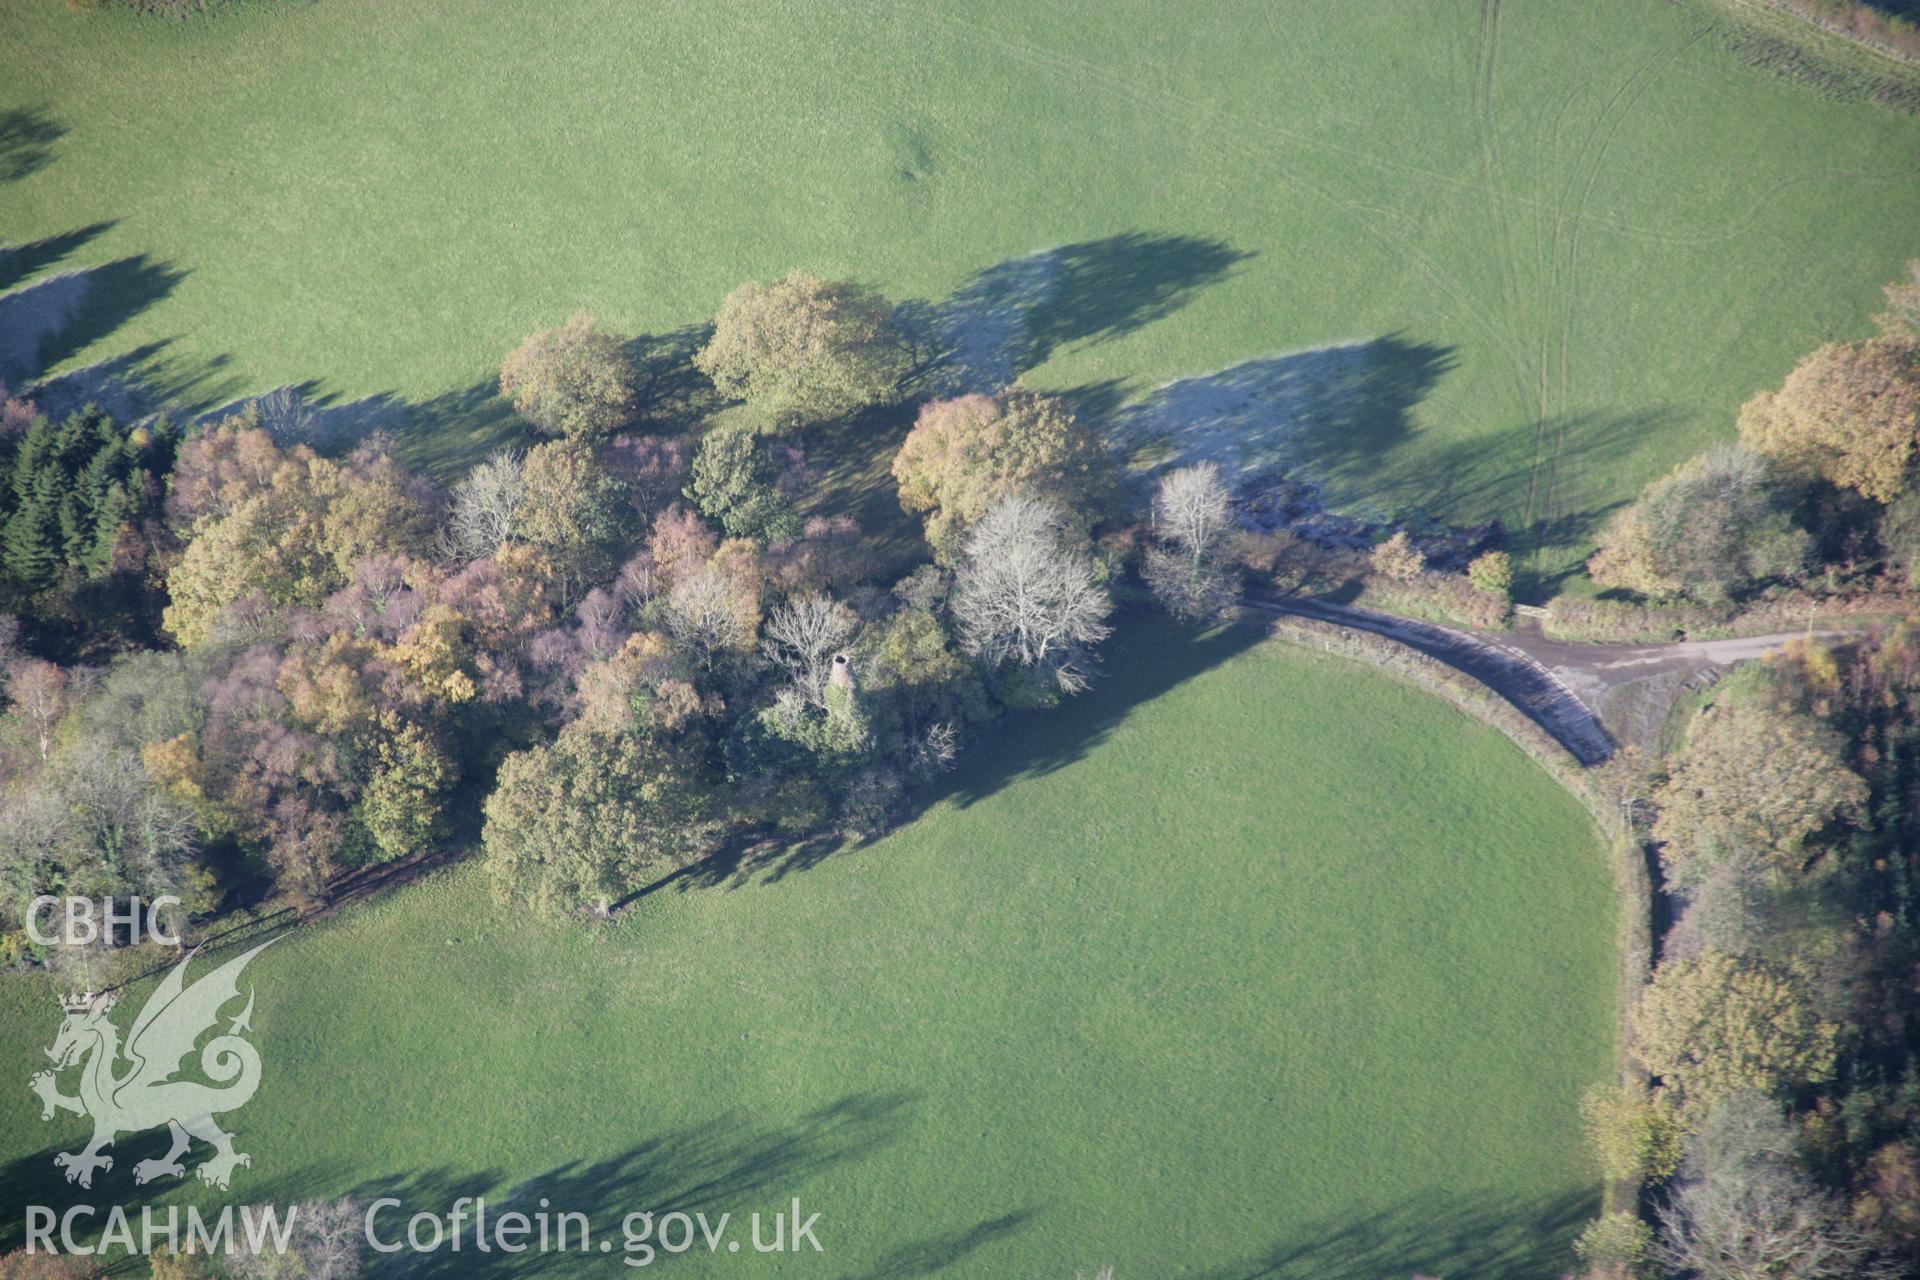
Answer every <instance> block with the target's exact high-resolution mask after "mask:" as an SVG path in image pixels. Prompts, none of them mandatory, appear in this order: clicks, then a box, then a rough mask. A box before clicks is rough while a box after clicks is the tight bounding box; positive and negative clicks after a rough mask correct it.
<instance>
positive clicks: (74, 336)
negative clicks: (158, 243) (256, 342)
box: [0, 233, 187, 412]
mask: <svg viewBox="0 0 1920 1280" xmlns="http://www.w3.org/2000/svg"><path fill="white" fill-rule="evenodd" d="M75 234H76V235H78V234H82V233H75ZM32 247H33V246H28V248H29V249H31V248H32ZM57 248H58V247H57V246H55V247H54V250H57ZM54 250H49V252H51V251H54ZM186 275H187V273H186V272H185V271H183V270H180V269H178V268H176V267H172V266H170V265H168V264H167V263H164V262H158V261H155V260H154V259H152V258H149V257H148V256H147V255H146V254H135V255H133V256H132V257H126V258H119V259H116V260H115V261H113V262H108V263H104V264H102V265H101V266H97V267H87V268H84V269H82V270H78V271H69V272H63V273H62V274H60V275H55V276H49V277H46V278H45V279H41V280H36V281H34V282H33V283H32V284H29V285H23V286H21V287H19V288H17V289H13V290H10V291H9V292H7V293H4V294H0V377H6V378H8V379H11V380H13V381H14V382H15V384H16V385H18V384H21V383H24V382H25V381H27V380H30V379H33V378H37V377H39V376H40V375H41V373H43V372H44V371H45V370H48V369H51V368H53V367H55V366H56V365H58V364H60V363H61V362H62V361H64V360H66V359H68V358H69V357H70V356H73V355H74V354H76V353H77V352H80V351H82V350H84V349H86V348H87V347H89V346H91V345H92V344H93V343H95V342H97V341H99V340H100V339H102V338H105V337H106V336H107V335H109V334H111V333H112V332H113V331H114V330H116V329H118V328H119V327H120V326H121V325H122V324H125V323H126V322H127V321H128V320H130V319H132V318H133V317H134V316H136V315H138V314H139V313H140V312H142V311H144V310H146V309H147V308H148V307H150V306H152V305H153V304H154V303H155V302H158V301H159V300H160V299H162V298H164V297H166V296H167V295H168V294H169V293H171V292H173V290H174V288H175V286H177V285H178V284H179V283H180V281H182V280H184V279H185V278H186ZM159 407H161V406H160V405H159V404H156V405H154V408H159ZM148 411H149V412H151V410H148Z"/></svg>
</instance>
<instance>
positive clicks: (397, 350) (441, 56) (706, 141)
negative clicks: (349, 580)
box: [0, 0, 1920, 595]
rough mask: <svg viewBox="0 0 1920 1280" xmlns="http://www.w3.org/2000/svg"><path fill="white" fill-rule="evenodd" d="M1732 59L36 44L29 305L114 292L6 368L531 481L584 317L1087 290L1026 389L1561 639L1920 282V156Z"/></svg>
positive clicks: (19, 106)
mask: <svg viewBox="0 0 1920 1280" xmlns="http://www.w3.org/2000/svg"><path fill="white" fill-rule="evenodd" d="M1727 21H1729V18H1728V16H1727V13H1726V11H1725V10H1723V9H1721V8H1720V7H1719V6H1717V5H1708V4H1700V5H1695V4H1690V3H1680V4H1675V3H1670V2H1669V0H1622V2H1620V3H1610V4H1604V5H1569V4H1550V3H1539V2H1535V3H1517V2H1515V0H1506V3H1501V2H1500V0H1488V3H1487V4H1486V5H1484V6H1482V7H1481V8H1480V10H1479V11H1478V12H1476V8H1475V6H1472V5H1464V4H1456V5H1443V6H1433V5H1430V4H1425V3H1416V2H1414V0H1400V2H1396V3H1379V4H1370V5H1364V6H1359V5H1320V6H1293V5H1290V6H1274V5H1271V4H1261V3H1254V2H1251V0H1248V2H1244V3H1233V2H1228V3H1216V4H1209V5H1207V6H1205V7H1204V8H1203V9H1195V8H1192V7H1190V6H1180V7H1169V6H1166V5H1161V4H1150V3H1142V2H1139V0H1123V2H1122V3H1116V4H1105V5H1100V6H1097V7H1088V6H1059V5H1035V4H1025V3H1011V2H1009V0H999V2H997V3H993V4H989V5H982V6H970V7H969V8H968V10H967V12H966V13H965V14H964V15H963V14H959V13H956V12H954V11H952V10H951V8H950V7H942V6H938V5H933V4H927V3H917V2H909V3H901V4H879V3H863V2H851V0H850V2H847V3H836V4H819V5H803V4H794V3H790V2H782V0H751V2H750V3H742V4H736V5H730V6H728V7H727V9H726V11H725V12H724V14H717V13H715V12H714V11H713V10H712V9H711V7H710V6H706V5H700V4H691V3H665V4H658V5H649V6H645V7H635V6H633V5H630V4H623V3H619V2H618V0H552V2H550V3H543V4H539V5H504V4H503V5H483V4H472V3H464V4H463V3H455V2H454V0H413V2H411V3H408V4H404V5H401V4H391V3H382V2H381V0H322V2H320V3H311V4H293V3H286V4H267V3H244V4H234V5H229V6H226V7H225V8H223V9H222V10H221V11H220V12H219V13H218V14H217V15H215V16H213V17H210V18H204V19H200V20H196V21H193V22H190V23H174V22H168V21H162V20H153V19H139V18H134V17H130V16H126V15H120V14H111V13H101V14H93V15H81V14H74V13H71V12H69V11H68V10H67V8H66V6H64V5H63V4H61V3H58V0H8V2H7V3H5V4H0V51H4V52H0V175H8V176H10V177H11V180H10V181H6V182H4V183H0V242H10V243H12V244H13V245H15V246H16V248H17V249H18V252H16V253H15V254H14V255H12V257H10V258H9V259H7V260H5V261H4V262H0V285H4V284H14V285H31V284H33V283H34V282H35V281H38V280H41V279H42V278H43V277H45V276H47V275H49V274H50V273H57V272H62V271H73V270H81V269H89V268H91V269H94V271H95V275H94V277H93V279H94V287H93V288H92V289H91V290H90V292H88V294H87V295H86V297H85V298H83V299H80V300H79V301H77V302H75V301H73V300H72V299H71V297H70V296H69V295H68V294H67V293H63V292H62V291H61V288H59V287H50V288H48V289H47V290H46V291H43V292H42V293H40V294H38V295H35V296H30V297H26V298H20V297H16V298H14V299H13V300H12V303H11V306H10V307H9V306H8V304H6V303H5V302H0V333H4V331H5V330H6V329H7V328H8V322H11V323H12V325H13V327H14V329H15V337H14V339H13V355H14V357H15V358H14V360H13V363H14V364H16V365H25V366H31V365H35V364H37V363H39V362H40V360H41V358H42V357H44V359H45V360H46V361H47V362H48V363H50V364H52V365H53V366H54V367H55V368H56V369H67V370H71V369H75V368H79V367H82V366H87V365H92V364H97V363H99V362H102V361H109V362H117V363H112V364H109V365H108V366H107V368H106V370H104V371H96V372H107V373H113V374H119V375H125V374H128V373H129V372H131V371H134V370H138V371H140V373H141V376H142V377H144V378H145V379H146V381H147V382H148V383H149V384H151V386H152V387H156V388H158V389H159V390H161V391H164V392H166V393H169V394H171V395H173V396H175V397H176V398H177V399H180V400H182V401H185V402H187V403H191V404H196V405H201V406H207V405H212V404H216V403H220V402H223V401H224V400H226V399H227V398H229V397H232V396H236V395H240V394H242V393H248V392H258V391H263V390H266V389H268V388H271V387H274V386H277V385H282V384H301V385H306V386H308V387H309V388H310V389H311V390H312V391H313V392H315V393H316V394H317V395H319V396H321V397H323V398H331V399H332V400H333V401H334V402H336V403H339V404H349V403H357V404H360V405H361V407H362V408H366V409H379V410H382V411H383V412H384V413H385V415H386V416H381V415H374V416H376V417H379V418H380V420H383V421H390V422H393V423H396V424H399V425H401V426H402V429H403V433H404V434H406V435H407V436H408V439H409V442H410V445H411V447H412V448H413V450H414V452H415V456H416V458H418V459H419V460H421V461H423V462H425V463H427V464H429V465H431V466H434V467H436V468H439V469H441V470H443V471H446V470H451V469H454V468H456V467H458V466H459V465H461V464H463V463H464V462H465V461H467V460H469V459H471V458H472V457H474V456H475V455H476V454H477V453H478V452H479V451H481V450H482V449H484V448H485V447H486V446H487V445H488V444H490V443H491V442H493V441H495V440H497V439H500V438H502V437H503V436H504V435H505V434H507V433H508V432H510V431H511V427H510V426H509V425H508V424H507V423H506V422H505V421H504V417H503V415H502V413H501V411H500V406H499V404H498V402H497V400H494V399H492V398H491V397H490V382H491V377H492V373H493V370H495V369H496V368H497V364H498V361H499V358H500V356H501V355H502V353H503V352H504V351H506V350H507V349H508V348H509V347H510V346H511V345H512V343H513V342H514V341H515V340H516V339H517V338H518V337H519V336H521V335H522V334H524V333H525V332H527V331H528V330H530V329H533V328H535V327H538V326H543V325H546V324H550V323H554V322H556V321H558V320H559V319H561V318H563V317H564V316H565V315H566V314H568V313H569V312H571V311H572V310H573V309H574V308H576V307H582V306H584V307H588V308H591V309H592V310H594V311H595V312H597V313H598V314H599V315H600V316H601V317H602V318H603V320H605V321H606V322H608V323H610V324H612V325H615V326H618V327H621V328H623V329H626V330H629V331H634V332H640V333H663V332H667V331H671V330H675V329H678V328H680V327H682V326H686V325H690V324H695V323H698V322H699V321H701V320H702V319H703V318H705V317H707V316H709V315H711V314H712V312H713V310H714V308H715V306H716V305H717V303H718V301H719V300H720V298H721V297H722V295H723V294H724V293H725V292H726V291H727V290H728V289H729V288H730V287H731V286H733V285H734V284H736V283H738V282H739V281H741V280H743V279H746V278H749V277H765V276H769V275H773V274H776V273H780V272H783V271H785V270H786V269H787V268H789V267H792V266H795V265H802V266H805V267H807V268H809V269H811V270H814V271H816V272H819V273H822V274H841V273H845V274H853V275H857V276H860V277H863V278H865V279H867V280H868V281H870V282H872V283H873V284H875V285H877V286H879V287H881V288H883V289H885V290H887V291H888V292H889V293H890V294H892V295H893V296H895V297H899V298H903V299H919V300H924V301H927V302H930V303H933V304H935V305H939V304H941V303H942V302H943V301H946V300H949V299H953V298H955V297H956V296H957V297H959V298H960V299H962V300H963V301H964V300H966V299H972V300H974V301H976V302H977V301H979V300H980V298H981V297H982V296H985V297H987V298H988V299H989V301H991V300H993V299H996V298H999V297H1000V294H999V293H997V292H996V290H999V289H1001V288H1002V287H1003V286H1006V285H1008V284H1009V282H1011V283H1013V284H1014V285H1016V286H1017V285H1019V284H1021V282H1023V281H1024V282H1026V283H1031V280H1030V278H1029V277H1028V275H1027V274H1025V271H1026V267H1023V266H1022V264H1021V261H1020V260H1022V259H1023V258H1025V256H1026V255H1029V254H1032V253H1033V252H1034V251H1037V250H1052V251H1054V252H1053V253H1052V254H1051V255H1050V256H1048V257H1047V258H1046V259H1044V272H1043V274H1045V275H1046V276H1047V282H1046V285H1045V292H1046V295H1047V297H1046V301H1045V304H1044V306H1042V307H1041V308H1040V311H1039V312H1038V313H1037V314H1035V315H1031V316H1023V317H1021V318H1019V319H1017V320H1015V321H1014V325H1015V328H1016V329H1018V330H1020V336H1019V338H1018V340H1017V341H1015V342H1013V343H1012V345H1011V347H1010V348H1009V349H1008V350H1006V351H1003V352H1001V353H1000V354H1001V355H1002V356H1004V357H1006V358H1005V360H1004V361H1003V363H1004V365H1005V367H1006V369H1007V370H1008V371H1009V372H1016V373H1017V372H1024V375H1025V377H1026V378H1027V380H1028V381H1029V382H1031V383H1034V384H1037V385H1040V386H1044V387H1049V388H1063V389H1067V388H1070V389H1077V390H1078V391H1079V392H1080V393H1081V394H1082V395H1083V396H1084V397H1085V398H1086V400H1087V402H1088V403H1089V404H1090V405H1093V406H1099V405H1110V404H1113V403H1115V402H1125V401H1128V400H1138V399H1140V398H1141V397H1144V396H1147V395H1148V394H1149V393H1150V392H1151V391H1152V390H1153V388H1155V387H1156V386H1158V385H1159V384H1161V383H1163V382H1166V381H1168V380H1172V379H1198V381H1193V382H1188V383H1186V384H1183V395H1182V396H1181V397H1180V398H1178V399H1177V400H1176V401H1174V402H1172V403H1171V405H1170V406H1169V413H1168V414H1167V415H1162V417H1163V418H1170V419H1171V420H1173V421H1176V422H1177V423H1178V424H1180V426H1181V428H1182V429H1183V430H1184V429H1188V428H1191V429H1193V430H1195V431H1196V432H1198V433H1199V434H1202V435H1204V434H1206V432H1205V431H1203V430H1201V427H1202V426H1204V425H1205V424H1204V423H1202V424H1201V425H1200V426H1195V425H1194V422H1195V419H1196V418H1199V419H1208V418H1209V417H1211V418H1213V419H1217V420H1218V421H1217V422H1216V425H1219V424H1221V423H1224V424H1225V426H1226V427H1228V428H1230V429H1232V430H1233V433H1234V434H1235V435H1236V438H1237V437H1239V436H1245V435H1249V434H1251V435H1264V436H1266V437H1271V438H1269V439H1267V441H1266V443H1267V444H1269V445H1270V446H1271V447H1272V448H1273V449H1274V450H1275V451H1276V452H1277V453H1278V454H1279V455H1280V456H1283V457H1285V458H1287V459H1289V460H1291V461H1293V462H1296V463H1298V464H1299V465H1302V466H1304V467H1306V468H1307V469H1308V471H1310V472H1311V473H1312V474H1315V475H1318V476H1320V477H1322V478H1323V479H1324V480H1326V481H1327V482H1328V483H1329V485H1330V487H1331V490H1332V492H1333V493H1334V494H1335V495H1336V496H1337V497H1339V498H1340V499H1342V500H1343V501H1345V502H1348V503H1351V504H1355V505H1358V506H1360V507H1364V508H1369V509H1380V510H1385V511H1389V512H1392V513H1396V514H1406V513H1412V512H1426V513H1430V514H1433V515H1436V516H1440V517H1444V518H1448V519H1455V520H1478V519H1484V518H1488V517H1494V516H1498V517H1500V518H1503V519H1504V520H1506V521H1507V522H1508V524H1509V526H1510V527H1511V528H1512V529H1514V530H1515V537H1516V544H1517V546H1518V547H1519V548H1520V550H1521V551H1522V552H1523V553H1525V554H1524V555H1523V567H1526V568H1530V569H1531V570H1533V571H1534V574H1533V576H1532V577H1531V578H1529V579H1528V580H1527V582H1526V583H1524V584H1523V585H1525V586H1526V587H1527V588H1528V590H1529V591H1531V592H1532V593H1534V594H1536V595H1537V594H1539V593H1540V592H1543V591H1545V590H1548V589H1550V588H1551V587H1552V586H1554V585H1555V583H1556V582H1557V580H1558V577H1559V575H1561V574H1563V573H1564V572H1565V571H1566V570H1568V569H1569V568H1570V567H1572V566H1573V565H1575V564H1576V563H1577V561H1578V559H1579V558H1580V556H1581V555H1582V554H1583V553H1584V550H1585V548H1586V547H1587V545H1588V539H1589V536H1590V533H1591V531H1592V530H1593V529H1594V527H1595V525H1596V523H1597V521H1598V520H1600V519H1601V518H1602V517H1603V516H1604V515H1605V513H1606V512H1607V511H1608V510H1610V509H1611V508H1613V507H1614V506H1615V505H1617V504H1619V503H1620V502H1622V501H1623V500H1625V499H1626V498H1628V497H1629V496H1630V495H1631V494H1632V493H1633V492H1634V490H1635V489H1636V488H1637V487H1638V486H1639V485H1640V484H1641V483H1643V482H1644V481H1645V480H1647V479H1649V478H1650V477H1652V476H1654V475H1656V474H1658V473H1660V472H1662V471H1664V470H1665V469H1666V468H1668V467H1670V466H1672V465H1673V464H1674V463H1675V462H1677V461H1678V460H1679V459H1681V458H1682V457H1684V456H1686V455H1687V454H1689V453H1691V452H1692V451H1694V450H1695V449H1697V448H1699V447H1700V446H1701V445H1702V444H1703V443H1704V442H1706V441H1708V440H1710V439H1712V438H1715V437H1717V436H1723V435H1725V434H1726V433H1727V432H1728V431H1729V430H1730V428H1731V422H1732V415H1733V413H1734V410H1735V409H1736V407H1737V406H1738V405H1739V403H1740V402H1741V401H1742V400H1743V399H1744V398H1745V397H1746V396H1748V395H1749V394H1751V393H1752V392H1753V391H1755V390H1757V389H1759V388H1761V387H1763V386H1766V385H1770V384H1772V383H1774V382H1776V381H1777V380H1778V379H1779V378H1780V376H1781V375H1782V374H1783V373H1784V372H1785V371H1786V370H1787V369H1788V368H1789V367H1790V365H1791V364H1792V362H1793V360H1794V359H1795V357H1796V356H1797V355H1799V354H1800V353H1802V352H1803V351H1805V350H1806V349H1808V348H1809V347H1811V346H1812V345H1814V344H1816V343H1818V342H1820V341H1822V340H1823V339H1828V338H1835V337H1851V336H1856V335H1859V334H1861V333H1862V332H1864V331H1865V327H1866V319H1867V317H1868V316H1869V315H1870V314H1871V312H1872V311H1873V310H1874V309H1875V307H1876V306H1877V302H1878V296H1877V292H1876V286H1877V285H1878V284H1879V283H1880V282H1881V281H1883V280H1885V279H1888V278H1890V277H1891V276H1892V275H1893V274H1894V273H1895V271H1896V270H1897V269H1898V266H1899V264H1900V262H1901V261H1902V260H1903V259H1904V258H1906V257H1908V256H1910V255H1912V254H1914V253H1915V252H1917V251H1920V241H1916V238H1915V234H1914V228H1915V227H1916V226H1920V181H1916V177H1917V176H1920V174H1917V172H1916V155H1920V120H1916V119H1914V118H1912V117H1909V116H1904V115H1900V114H1897V113H1895V112H1894V111H1892V110H1890V109H1887V108H1883V107H1879V106H1875V105H1871V104H1866V103H1851V104H1848V103H1841V102H1837V101H1830V100H1827V99H1824V98H1822V97H1820V96H1818V95H1817V94H1816V93H1814V92H1813V91H1812V90H1810V89H1808V88H1805V87H1802V86H1799V85H1795V84H1792V83H1789V82H1787V81H1785V80H1783V79H1779V78H1776V77H1771V76H1768V75H1765V74H1761V73H1759V72H1756V71H1754V70H1752V69H1750V68H1748V67H1747V66H1745V65H1743V64H1742V62H1741V60H1740V58H1739V57H1737V56H1736V55H1735V53H1733V52H1731V51H1730V50H1729V49H1728V47H1727V41H1726V40H1725V39H1724V38H1723V34H1722V33H1721V32H1720V31H1719V30H1717V29H1716V26H1715V24H1719V23H1725V22H1727ZM1031 265H1032V264H1030V263H1029V264H1027V266H1031ZM983 272H984V273H986V274H985V276H984V278H983V277H982V276H981V274H980V273H983ZM983 289H984V295H983ZM67 310H76V314H75V318H74V320H73V322H72V323H71V324H70V325H69V326H68V327H67V329H66V330H65V332H64V333H54V334H49V335H44V343H43V342H42V336H43V335H42V333H41V332H40V331H41V329H43V328H45V327H46V325H47V323H48V317H49V316H58V315H62V314H65V313H66V311H67ZM988 310H991V308H988ZM1016 310H1017V308H1016ZM976 311H977V309H976ZM968 314H969V315H971V316H972V318H973V319H974V320H980V319H981V317H980V316H979V315H977V314H974V313H973V312H969V313H968ZM986 323H987V328H988V329H989V330H991V331H992V332H989V333H988V334H987V335H986V337H985V338H983V339H982V340H983V341H989V342H990V341H991V340H993V338H994V337H995V335H996V334H998V336H999V337H1001V338H1004V337H1005V336H1006V335H1005V333H1004V332H1003V331H1001V330H994V329H993V323H992V320H991V317H988V318H987V320H986ZM22 335H24V336H22ZM1353 341H1361V342H1370V343H1371V344H1372V345H1371V346H1368V347H1366V348H1363V355H1362V356H1361V357H1359V358H1358V359H1359V362H1358V363H1357V364H1356V363H1355V362H1354V361H1353V360H1348V359H1345V358H1333V359H1329V358H1327V357H1325V356H1324V355H1322V354H1316V353H1317V352H1318V351H1319V349H1321V348H1325V347H1326V346H1328V344H1335V343H1342V342H1353ZM7 350H8V348H7V344H6V341H5V340H4V339H0V364H4V363H7V360H6V354H7ZM129 353H132V355H131V358H130V359H127V358H125V357H128V354H129ZM1289 353H1291V354H1289ZM16 376H17V375H16ZM1323 383H1330V384H1331V385H1332V388H1333V394H1332V395H1331V396H1327V395H1320V394H1317V392H1318V390H1323V389H1324V388H1322V386H1321V384H1323ZM1303 396H1304V397H1305V398H1304V399H1303ZM370 398H379V399H377V400H375V399H370ZM1305 403H1312V404H1314V405H1317V406H1318V410H1317V411H1316V412H1313V413H1312V414H1310V415H1305V416H1309V417H1310V418H1311V421H1307V422H1304V423H1303V422H1302V421H1300V419H1301V418H1302V416H1303V415H1302V413H1301V411H1300V407H1301V405H1302V404H1305ZM1147 418H1148V419H1149V420H1153V419H1154V415H1153V414H1151V413H1149V414H1148V415H1147ZM1249 427H1250V428H1251V429H1250V430H1240V429H1241V428H1249Z"/></svg>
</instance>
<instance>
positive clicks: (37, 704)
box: [7, 658, 67, 760]
mask: <svg viewBox="0 0 1920 1280" xmlns="http://www.w3.org/2000/svg"><path fill="white" fill-rule="evenodd" d="M7 692H8V694H10V695H11V696H12V698H13V705H14V708H15V709H16V710H18V711H19V712H20V714H21V716H22V717H24V718H25V720H26V722H27V724H28V725H29V726H30V727H31V728H32V729H33V733H34V737H35V739H36V740H37V742H38V744H39V747H40V758H41V759H42V760H45V759H46V758H47V755H48V753H49V752H51V751H52V750H53V727H54V725H55V724H57V723H58V722H59V720H60V716H61V714H62V713H63V712H64V711H65V710H66V707H67V673H66V672H64V671H62V670H61V669H60V668H59V667H57V666H55V665H54V664H53V663H51V662H47V661H45V660H43V659H40V658H21V659H20V660H19V661H17V662H15V663H14V664H13V670H12V671H11V672H10V673H9V676H8V680H7Z"/></svg>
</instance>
